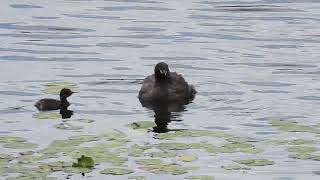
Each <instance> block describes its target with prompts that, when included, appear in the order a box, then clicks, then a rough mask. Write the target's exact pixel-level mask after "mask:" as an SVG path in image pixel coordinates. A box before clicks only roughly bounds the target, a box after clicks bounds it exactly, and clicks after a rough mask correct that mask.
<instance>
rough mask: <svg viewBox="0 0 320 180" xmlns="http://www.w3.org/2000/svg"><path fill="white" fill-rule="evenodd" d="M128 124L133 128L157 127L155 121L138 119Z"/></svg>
mask: <svg viewBox="0 0 320 180" xmlns="http://www.w3.org/2000/svg"><path fill="white" fill-rule="evenodd" d="M127 126H128V127H131V128H132V129H149V128H152V127H155V126H156V124H155V123H154V122H153V121H138V122H133V123H131V124H128V125H127Z"/></svg>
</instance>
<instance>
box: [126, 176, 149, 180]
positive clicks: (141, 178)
mask: <svg viewBox="0 0 320 180" xmlns="http://www.w3.org/2000/svg"><path fill="white" fill-rule="evenodd" d="M128 179H134V180H145V179H146V177H144V176H129V177H128Z"/></svg>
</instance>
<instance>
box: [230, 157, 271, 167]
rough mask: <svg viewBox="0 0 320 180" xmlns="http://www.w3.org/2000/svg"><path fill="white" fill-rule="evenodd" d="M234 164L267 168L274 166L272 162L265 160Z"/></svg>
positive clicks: (248, 160)
mask: <svg viewBox="0 0 320 180" xmlns="http://www.w3.org/2000/svg"><path fill="white" fill-rule="evenodd" d="M235 162H237V163H239V164H244V165H247V166H268V165H273V164H274V161H270V160H267V159H244V160H239V161H235Z"/></svg>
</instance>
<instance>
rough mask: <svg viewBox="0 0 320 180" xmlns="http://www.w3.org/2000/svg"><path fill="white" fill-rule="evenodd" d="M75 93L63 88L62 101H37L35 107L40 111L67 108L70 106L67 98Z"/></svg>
mask: <svg viewBox="0 0 320 180" xmlns="http://www.w3.org/2000/svg"><path fill="white" fill-rule="evenodd" d="M73 93H74V92H72V91H71V90H70V89H65V88H63V89H61V91H60V100H57V99H47V98H46V99H41V100H39V101H37V102H36V103H35V105H34V106H35V107H36V108H38V110H39V111H50V110H58V109H62V108H67V107H68V106H69V105H70V104H69V102H68V100H67V98H68V97H69V96H71V95H72V94H73Z"/></svg>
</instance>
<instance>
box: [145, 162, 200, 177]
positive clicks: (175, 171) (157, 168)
mask: <svg viewBox="0 0 320 180" xmlns="http://www.w3.org/2000/svg"><path fill="white" fill-rule="evenodd" d="M140 169H142V170H145V171H148V172H151V173H154V174H172V175H181V174H186V173H188V171H190V170H195V169H197V168H195V167H183V166H180V165H177V164H162V165H160V164H158V165H149V166H142V167H140Z"/></svg>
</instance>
